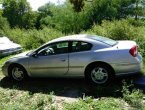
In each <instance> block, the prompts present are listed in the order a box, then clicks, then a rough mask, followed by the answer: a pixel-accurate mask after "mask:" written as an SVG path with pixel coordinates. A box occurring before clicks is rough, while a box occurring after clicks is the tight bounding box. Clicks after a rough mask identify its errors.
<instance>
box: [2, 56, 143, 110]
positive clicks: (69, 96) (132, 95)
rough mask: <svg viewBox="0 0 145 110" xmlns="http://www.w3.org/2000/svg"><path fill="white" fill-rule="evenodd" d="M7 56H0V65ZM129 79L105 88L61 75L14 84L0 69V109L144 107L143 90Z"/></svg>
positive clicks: (70, 109)
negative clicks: (60, 76) (0, 57)
mask: <svg viewBox="0 0 145 110" xmlns="http://www.w3.org/2000/svg"><path fill="white" fill-rule="evenodd" d="M8 58H9V57H5V58H2V59H1V60H0V66H2V64H3V63H4V62H5V61H6V60H7V59H8ZM144 72H145V69H144ZM131 80H132V78H131V77H128V78H126V79H121V78H119V79H116V80H114V81H113V83H112V84H111V85H109V86H108V87H98V86H97V87H94V86H91V85H88V84H86V82H85V81H84V79H64V78H46V79H40V78H39V79H38V78H37V79H28V80H27V81H24V82H21V83H18V82H15V81H13V80H11V79H9V78H5V77H4V76H3V75H2V73H1V72H0V110H43V109H44V110H80V109H81V110H96V109H97V110H106V109H107V110H112V109H115V110H122V109H124V110H128V109H142V110H145V106H144V98H143V97H144V93H143V92H142V91H140V90H139V89H137V88H136V86H135V85H132V83H131Z"/></svg>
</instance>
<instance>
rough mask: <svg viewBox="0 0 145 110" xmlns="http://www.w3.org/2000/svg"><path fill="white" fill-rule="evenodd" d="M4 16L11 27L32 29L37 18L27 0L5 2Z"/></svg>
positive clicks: (7, 0)
mask: <svg viewBox="0 0 145 110" xmlns="http://www.w3.org/2000/svg"><path fill="white" fill-rule="evenodd" d="M2 5H3V16H4V17H6V18H7V20H8V21H9V23H10V26H11V27H20V28H31V27H33V26H35V24H36V20H37V16H36V15H35V14H34V12H32V11H31V8H30V5H29V3H28V2H27V1H26V0H4V2H3V4H2Z"/></svg>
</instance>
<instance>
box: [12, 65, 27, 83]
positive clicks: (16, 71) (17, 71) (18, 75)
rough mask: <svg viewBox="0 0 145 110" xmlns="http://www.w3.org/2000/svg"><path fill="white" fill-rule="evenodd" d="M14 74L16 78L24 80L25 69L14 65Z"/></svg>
mask: <svg viewBox="0 0 145 110" xmlns="http://www.w3.org/2000/svg"><path fill="white" fill-rule="evenodd" d="M12 76H13V78H14V79H15V80H18V81H20V80H22V79H23V78H24V73H23V70H22V69H21V68H18V67H14V68H13V70H12Z"/></svg>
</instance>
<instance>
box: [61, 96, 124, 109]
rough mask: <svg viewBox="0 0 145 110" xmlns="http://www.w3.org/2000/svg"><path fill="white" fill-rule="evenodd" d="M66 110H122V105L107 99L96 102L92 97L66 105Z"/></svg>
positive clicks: (112, 99)
mask: <svg viewBox="0 0 145 110" xmlns="http://www.w3.org/2000/svg"><path fill="white" fill-rule="evenodd" d="M64 108H65V110H106V109H107V110H112V109H114V110H122V105H121V104H118V102H117V101H115V99H114V98H105V99H101V100H98V101H95V100H94V99H93V98H91V97H87V98H86V99H85V100H82V99H80V100H79V101H78V102H74V103H71V104H68V103H65V104H64Z"/></svg>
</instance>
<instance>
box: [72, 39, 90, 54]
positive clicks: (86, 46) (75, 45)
mask: <svg viewBox="0 0 145 110" xmlns="http://www.w3.org/2000/svg"><path fill="white" fill-rule="evenodd" d="M91 48H92V44H90V43H87V42H83V41H73V42H72V52H81V51H88V50H91Z"/></svg>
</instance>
